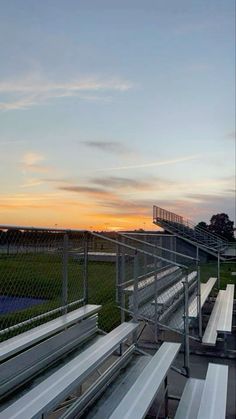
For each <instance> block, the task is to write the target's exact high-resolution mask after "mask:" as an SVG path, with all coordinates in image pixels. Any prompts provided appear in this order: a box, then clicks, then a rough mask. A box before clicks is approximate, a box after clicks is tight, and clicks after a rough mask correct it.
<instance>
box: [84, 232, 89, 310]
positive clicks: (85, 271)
mask: <svg viewBox="0 0 236 419" xmlns="http://www.w3.org/2000/svg"><path fill="white" fill-rule="evenodd" d="M83 287H84V303H85V304H88V297H89V296H88V233H87V232H85V233H84V270H83Z"/></svg>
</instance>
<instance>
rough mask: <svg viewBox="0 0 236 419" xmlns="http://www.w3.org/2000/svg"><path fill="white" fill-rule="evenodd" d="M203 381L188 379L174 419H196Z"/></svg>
mask: <svg viewBox="0 0 236 419" xmlns="http://www.w3.org/2000/svg"><path fill="white" fill-rule="evenodd" d="M204 383H205V380H198V379H196V378H189V379H188V381H187V383H186V385H185V387H184V391H183V394H182V396H181V399H180V402H179V406H178V409H177V411H176V414H175V419H183V418H184V419H197V415H198V411H199V406H200V402H201V397H202V392H203V388H204Z"/></svg>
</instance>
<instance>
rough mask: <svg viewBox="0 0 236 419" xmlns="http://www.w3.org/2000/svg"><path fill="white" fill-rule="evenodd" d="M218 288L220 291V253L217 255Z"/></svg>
mask: <svg viewBox="0 0 236 419" xmlns="http://www.w3.org/2000/svg"><path fill="white" fill-rule="evenodd" d="M217 287H218V290H219V289H220V252H218V254H217Z"/></svg>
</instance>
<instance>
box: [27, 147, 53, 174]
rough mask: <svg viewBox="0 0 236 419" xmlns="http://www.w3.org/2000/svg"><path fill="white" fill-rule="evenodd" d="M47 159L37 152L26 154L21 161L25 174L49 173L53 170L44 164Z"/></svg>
mask: <svg viewBox="0 0 236 419" xmlns="http://www.w3.org/2000/svg"><path fill="white" fill-rule="evenodd" d="M44 160H45V157H44V156H43V155H42V154H40V153H36V152H28V153H25V154H24V156H23V158H22V160H21V167H22V169H23V171H24V172H34V173H47V172H49V171H50V170H51V169H50V167H48V166H46V165H45V164H44V163H42V162H43V161H44Z"/></svg>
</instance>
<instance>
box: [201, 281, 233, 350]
mask: <svg viewBox="0 0 236 419" xmlns="http://www.w3.org/2000/svg"><path fill="white" fill-rule="evenodd" d="M233 299H234V285H232V284H228V285H227V287H226V290H220V291H219V293H218V296H217V298H216V301H215V304H214V307H213V310H212V313H211V315H210V318H209V320H208V323H207V327H206V330H205V333H204V335H203V338H202V343H203V345H209V346H215V344H216V339H217V334H218V332H220V333H231V332H232V314H233Z"/></svg>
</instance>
